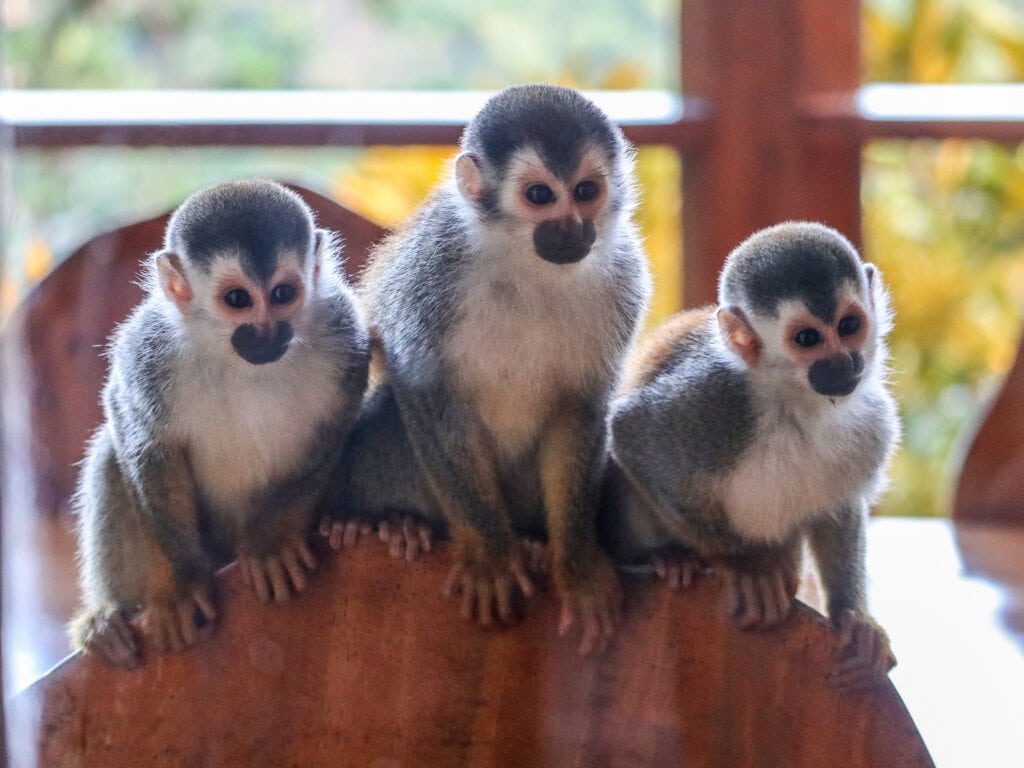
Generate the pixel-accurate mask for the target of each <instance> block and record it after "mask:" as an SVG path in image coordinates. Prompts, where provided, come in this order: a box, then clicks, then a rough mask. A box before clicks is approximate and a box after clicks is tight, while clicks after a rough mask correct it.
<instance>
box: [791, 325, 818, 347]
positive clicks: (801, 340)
mask: <svg viewBox="0 0 1024 768" xmlns="http://www.w3.org/2000/svg"><path fill="white" fill-rule="evenodd" d="M793 341H795V342H796V345H797V346H798V347H815V346H817V345H818V344H819V343H820V342H821V334H820V333H818V332H817V331H816V330H814V329H813V328H804V329H803V330H802V331H798V332H797V334H796V336H794V337H793Z"/></svg>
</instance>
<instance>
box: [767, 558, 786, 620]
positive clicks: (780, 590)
mask: <svg viewBox="0 0 1024 768" xmlns="http://www.w3.org/2000/svg"><path fill="white" fill-rule="evenodd" d="M785 601H786V585H785V583H784V581H783V575H782V573H780V572H779V571H775V572H774V573H772V574H769V575H768V576H766V577H765V578H763V579H762V580H761V604H762V605H763V606H764V617H763V624H764V626H765V627H774V626H775V625H776V624H778V623H779V622H780V621H782V620H783V619H784V618H785V617H786V613H787V611H786V606H785Z"/></svg>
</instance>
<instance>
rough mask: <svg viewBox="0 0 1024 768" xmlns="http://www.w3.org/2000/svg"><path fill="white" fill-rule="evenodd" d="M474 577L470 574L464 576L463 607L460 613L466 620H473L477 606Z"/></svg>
mask: <svg viewBox="0 0 1024 768" xmlns="http://www.w3.org/2000/svg"><path fill="white" fill-rule="evenodd" d="M474 586H475V585H474V584H473V577H472V576H470V575H469V574H463V576H462V605H461V606H460V609H459V613H460V614H461V615H462V618H464V619H467V620H469V619H472V618H473V608H474V607H475V605H476V589H474Z"/></svg>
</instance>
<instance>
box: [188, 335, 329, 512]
mask: <svg viewBox="0 0 1024 768" xmlns="http://www.w3.org/2000/svg"><path fill="white" fill-rule="evenodd" d="M181 365H182V375H179V376H178V377H177V381H178V382H180V383H179V385H178V386H177V387H176V389H175V390H174V391H173V392H172V393H170V398H169V405H170V407H171V409H172V412H173V417H172V422H173V423H174V424H176V425H177V430H178V431H180V433H181V434H180V437H181V438H183V439H184V441H185V442H186V443H187V445H188V446H189V453H190V458H191V462H192V469H193V472H194V476H195V479H196V482H197V483H198V486H199V490H200V493H201V494H202V496H203V498H204V500H205V501H206V503H207V504H208V505H209V506H210V508H211V511H213V512H214V513H215V514H219V515H222V516H227V517H237V516H244V515H246V514H248V513H249V512H251V511H252V510H251V504H252V494H253V493H255V492H259V491H261V490H263V489H265V488H267V486H268V485H270V484H271V483H272V482H273V481H274V480H276V479H280V478H282V477H284V476H286V475H287V474H288V473H290V472H293V471H295V470H296V469H298V468H299V467H300V465H301V462H302V461H303V460H304V459H305V458H306V457H307V455H308V453H307V452H308V450H309V446H310V442H311V440H312V438H313V437H314V435H315V430H316V429H317V426H318V425H319V424H320V423H321V422H322V421H323V420H325V419H326V418H327V417H328V416H329V415H330V413H331V411H332V410H333V409H334V408H336V406H337V397H338V394H337V389H336V386H335V380H336V375H337V374H336V372H335V371H334V370H333V369H332V368H331V366H330V365H329V364H328V363H327V362H326V361H325V360H324V358H323V357H322V356H318V355H313V354H311V353H309V352H308V351H307V350H305V349H304V348H303V347H301V346H299V345H296V344H293V345H292V348H291V349H290V350H289V352H288V353H287V354H286V355H285V356H284V357H283V358H281V359H280V360H278V361H276V362H274V363H270V364H268V365H263V366H253V365H249V364H248V363H245V362H244V361H242V360H237V361H235V360H231V361H228V363H227V364H225V363H223V362H221V363H214V364H212V365H204V364H203V363H202V362H201V361H199V360H195V359H190V360H186V361H183V362H182V364H181Z"/></svg>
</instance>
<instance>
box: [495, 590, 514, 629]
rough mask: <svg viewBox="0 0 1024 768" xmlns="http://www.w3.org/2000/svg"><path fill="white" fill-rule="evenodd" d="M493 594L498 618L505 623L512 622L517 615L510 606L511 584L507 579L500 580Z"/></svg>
mask: <svg viewBox="0 0 1024 768" xmlns="http://www.w3.org/2000/svg"><path fill="white" fill-rule="evenodd" d="M494 596H495V598H496V601H497V604H498V618H499V619H501V620H502V621H503V622H504V623H505V624H514V623H515V622H516V618H517V617H516V612H515V610H514V609H513V608H512V584H511V583H510V582H509V581H508V580H505V581H503V582H500V583H499V584H498V585H497V589H495V591H494Z"/></svg>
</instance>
